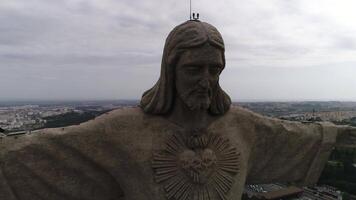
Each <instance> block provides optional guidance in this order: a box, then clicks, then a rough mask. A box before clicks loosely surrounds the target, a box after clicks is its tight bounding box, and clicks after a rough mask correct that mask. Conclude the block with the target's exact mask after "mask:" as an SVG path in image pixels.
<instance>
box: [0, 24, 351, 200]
mask: <svg viewBox="0 0 356 200" xmlns="http://www.w3.org/2000/svg"><path fill="white" fill-rule="evenodd" d="M224 52H225V47H224V42H223V39H222V37H221V35H220V33H219V32H218V30H217V29H216V28H215V27H213V26H212V25H210V24H208V23H205V22H200V21H198V20H191V21H187V22H185V23H183V24H181V25H179V26H177V27H175V28H174V29H173V30H172V31H171V33H170V34H169V36H168V38H167V39H166V43H165V47H164V51H163V58H162V64H161V75H160V77H159V80H158V81H157V83H156V84H155V85H154V86H153V87H152V88H151V89H150V90H148V91H146V92H145V93H144V94H143V96H142V99H141V103H140V106H139V107H136V108H122V109H117V110H114V111H112V112H110V113H107V114H104V115H102V116H99V117H97V118H96V119H94V120H91V121H88V122H86V123H83V124H80V125H77V126H69V127H64V128H55V129H43V130H40V131H37V132H35V133H33V134H30V135H23V136H19V137H17V138H14V137H5V138H2V139H0V199H6V200H44V199H45V200H147V199H150V200H233V199H234V200H235V199H240V198H241V195H242V192H243V188H244V185H245V184H247V183H248V184H252V183H254V184H255V183H271V182H295V183H297V184H301V185H311V184H314V183H316V182H317V180H318V178H319V176H320V173H321V171H322V170H323V166H324V164H325V162H326V161H327V159H328V156H329V154H330V152H331V150H332V148H333V147H334V146H335V145H341V146H356V145H355V144H356V139H355V138H356V131H355V129H354V128H351V127H348V126H335V125H333V124H331V123H307V124H305V123H299V122H290V121H284V120H279V119H273V118H269V117H265V116H261V115H259V114H256V113H253V112H251V111H248V110H246V109H243V108H240V107H235V106H231V100H230V98H229V96H228V95H227V94H226V93H225V92H224V91H223V90H222V88H221V87H220V85H219V77H220V74H221V73H222V72H223V70H224V68H225V54H224Z"/></svg>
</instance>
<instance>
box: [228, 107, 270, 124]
mask: <svg viewBox="0 0 356 200" xmlns="http://www.w3.org/2000/svg"><path fill="white" fill-rule="evenodd" d="M226 114H227V115H230V116H232V117H234V118H236V119H241V120H242V119H243V120H251V121H256V120H263V119H268V118H269V117H266V116H263V115H261V114H259V113H256V112H253V111H251V110H249V109H247V108H243V107H241V106H231V107H230V110H229V111H228V112H227V113H226Z"/></svg>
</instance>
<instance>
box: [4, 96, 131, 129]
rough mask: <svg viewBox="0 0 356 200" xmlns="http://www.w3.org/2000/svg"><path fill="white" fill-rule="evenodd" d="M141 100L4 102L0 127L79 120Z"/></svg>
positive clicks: (43, 125)
mask: <svg viewBox="0 0 356 200" xmlns="http://www.w3.org/2000/svg"><path fill="white" fill-rule="evenodd" d="M137 103H138V101H135V100H120V101H63V102H46V101H39V102H14V103H11V102H3V103H0V128H1V129H2V130H3V131H2V132H3V133H4V134H11V133H13V132H29V131H33V130H36V129H41V128H49V127H51V128H52V127H60V126H66V125H67V126H68V125H74V124H79V123H81V122H84V121H87V120H90V119H92V118H94V117H96V116H98V115H100V114H102V113H105V112H108V111H110V110H113V109H116V108H120V107H126V106H136V105H137Z"/></svg>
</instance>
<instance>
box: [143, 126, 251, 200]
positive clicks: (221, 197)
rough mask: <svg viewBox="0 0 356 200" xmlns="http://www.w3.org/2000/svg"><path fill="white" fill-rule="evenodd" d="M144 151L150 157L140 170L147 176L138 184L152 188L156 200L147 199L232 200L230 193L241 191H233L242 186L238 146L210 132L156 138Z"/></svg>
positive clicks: (242, 178) (179, 133)
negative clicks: (148, 185)
mask: <svg viewBox="0 0 356 200" xmlns="http://www.w3.org/2000/svg"><path fill="white" fill-rule="evenodd" d="M155 137H157V138H156V139H155ZM147 151H150V156H148V157H147V160H146V161H145V162H144V163H145V164H144V165H142V168H143V171H145V172H148V173H145V175H146V178H142V182H147V184H152V186H151V188H152V189H151V190H152V191H155V192H154V193H156V194H157V197H153V196H152V197H151V198H154V199H162V200H163V199H165V200H228V199H236V195H231V193H232V192H231V191H232V190H234V192H233V193H236V192H237V193H240V191H241V189H242V188H239V189H238V190H236V189H235V188H236V187H238V185H243V184H241V182H244V177H245V174H244V172H241V170H240V168H241V162H242V160H241V155H240V150H239V146H238V145H237V144H236V143H235V142H233V141H232V140H231V139H230V138H228V137H225V136H224V135H221V134H217V133H213V132H208V133H204V134H201V135H197V136H187V134H182V133H181V132H176V133H168V134H166V135H165V136H163V137H162V135H159V136H158V135H157V136H153V138H152V149H147ZM145 185H146V184H145ZM146 186H147V185H146ZM152 195H153V194H152ZM237 195H238V196H239V195H240V194H237ZM154 196H155V195H154ZM232 196H234V198H231V197H232ZM158 197H160V198H158Z"/></svg>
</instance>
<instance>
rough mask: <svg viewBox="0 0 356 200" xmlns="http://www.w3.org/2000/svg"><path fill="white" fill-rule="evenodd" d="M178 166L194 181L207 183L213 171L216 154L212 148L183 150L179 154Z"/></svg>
mask: <svg viewBox="0 0 356 200" xmlns="http://www.w3.org/2000/svg"><path fill="white" fill-rule="evenodd" d="M179 163H180V165H181V166H180V167H181V168H182V169H183V170H184V172H185V173H186V175H187V176H188V177H190V178H191V179H192V181H193V182H194V183H200V184H204V183H207V182H208V180H209V178H210V177H211V175H212V174H213V172H214V171H215V167H216V166H215V165H216V155H215V153H214V151H213V150H211V149H209V148H207V149H204V150H198V151H193V150H185V151H183V152H182V153H181V154H180V156H179Z"/></svg>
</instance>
